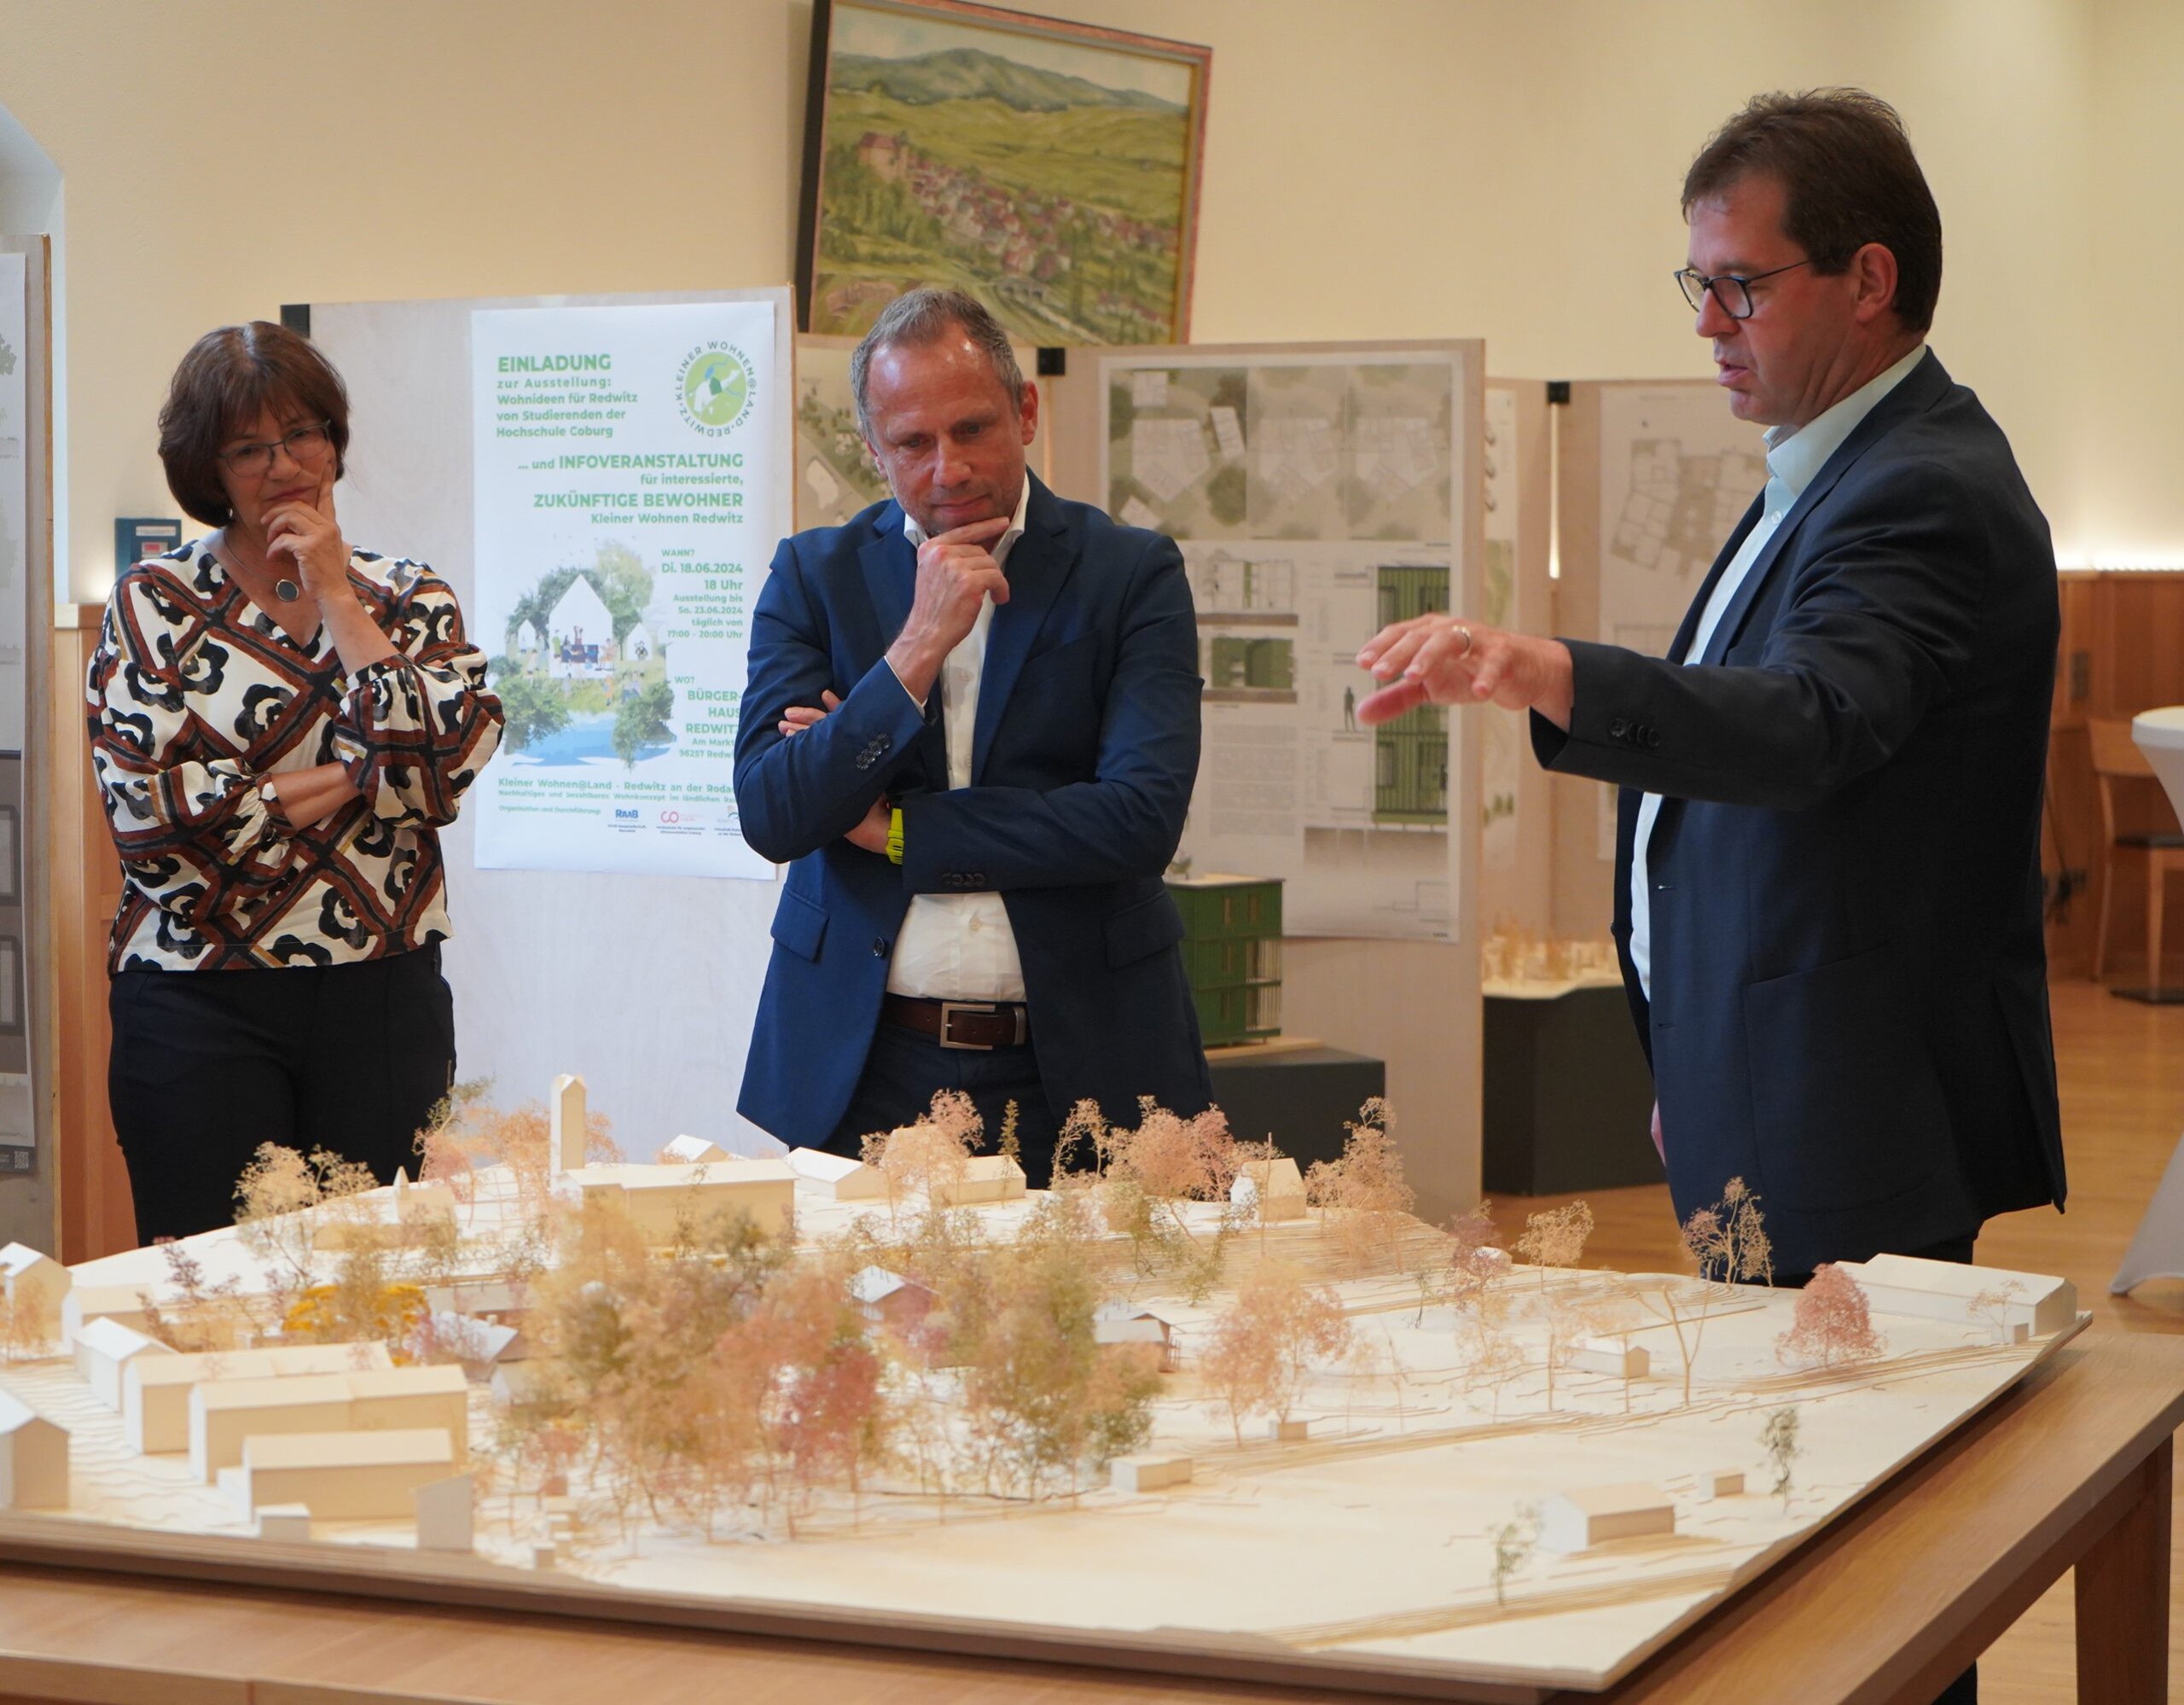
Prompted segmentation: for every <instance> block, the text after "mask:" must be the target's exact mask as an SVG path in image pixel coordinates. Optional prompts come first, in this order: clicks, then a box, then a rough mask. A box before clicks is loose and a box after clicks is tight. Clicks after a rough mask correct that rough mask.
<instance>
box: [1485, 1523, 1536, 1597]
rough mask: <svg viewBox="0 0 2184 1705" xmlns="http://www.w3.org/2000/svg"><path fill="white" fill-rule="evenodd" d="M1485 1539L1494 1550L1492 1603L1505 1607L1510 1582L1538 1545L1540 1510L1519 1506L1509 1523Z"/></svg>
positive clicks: (1498, 1526) (1497, 1527)
mask: <svg viewBox="0 0 2184 1705" xmlns="http://www.w3.org/2000/svg"><path fill="white" fill-rule="evenodd" d="M1486 1538H1487V1541H1488V1543H1489V1544H1490V1545H1492V1546H1493V1547H1494V1570H1493V1580H1494V1602H1495V1603H1496V1605H1497V1606H1504V1607H1506V1606H1507V1603H1508V1602H1509V1597H1508V1592H1509V1583H1510V1581H1511V1580H1513V1579H1515V1577H1516V1576H1517V1574H1519V1572H1520V1571H1521V1570H1522V1569H1523V1568H1524V1567H1525V1564H1526V1563H1528V1562H1531V1557H1532V1550H1533V1547H1534V1546H1536V1545H1537V1544H1538V1543H1539V1506H1538V1505H1537V1504H1523V1505H1520V1506H1519V1509H1518V1510H1517V1513H1516V1514H1515V1515H1514V1516H1512V1517H1511V1518H1510V1519H1509V1520H1508V1521H1507V1522H1501V1523H1499V1524H1498V1525H1496V1526H1495V1527H1491V1528H1488V1529H1487V1530H1486Z"/></svg>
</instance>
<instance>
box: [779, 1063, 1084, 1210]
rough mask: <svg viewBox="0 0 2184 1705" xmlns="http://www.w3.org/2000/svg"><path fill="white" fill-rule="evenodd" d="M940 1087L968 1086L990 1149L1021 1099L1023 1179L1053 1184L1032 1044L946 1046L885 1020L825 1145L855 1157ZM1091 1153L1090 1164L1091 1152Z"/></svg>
mask: <svg viewBox="0 0 2184 1705" xmlns="http://www.w3.org/2000/svg"><path fill="white" fill-rule="evenodd" d="M940 1090H961V1091H963V1093H964V1094H966V1095H967V1096H969V1097H971V1101H972V1103H973V1105H974V1106H975V1107H977V1109H979V1117H980V1118H981V1119H983V1120H985V1127H986V1128H985V1136H984V1137H983V1138H981V1139H980V1141H979V1147H980V1149H983V1150H985V1151H986V1152H988V1153H990V1152H991V1151H992V1149H993V1148H994V1146H995V1145H996V1143H999V1142H1000V1141H1001V1125H1002V1118H1003V1116H1004V1115H1005V1114H1006V1113H1007V1111H1008V1103H1010V1102H1012V1101H1013V1102H1014V1103H1016V1143H1017V1149H1018V1154H1019V1159H1020V1162H1021V1164H1022V1166H1023V1167H1024V1182H1025V1184H1026V1185H1027V1186H1028V1187H1029V1188H1031V1189H1032V1190H1044V1189H1046V1187H1047V1184H1048V1180H1049V1179H1050V1178H1052V1176H1053V1174H1054V1138H1055V1137H1056V1135H1057V1134H1058V1132H1057V1129H1056V1126H1055V1123H1054V1113H1053V1111H1052V1110H1051V1109H1049V1108H1048V1105H1047V1095H1046V1091H1044V1090H1043V1089H1042V1088H1041V1087H1040V1085H1039V1060H1038V1056H1037V1054H1036V1053H1034V1052H1033V1051H1032V1047H1031V1044H1030V1043H1026V1044H1025V1045H1024V1046H1022V1047H1020V1048H993V1049H980V1048H944V1047H942V1046H941V1045H940V1043H939V1041H938V1039H936V1038H934V1037H931V1036H926V1035H924V1034H922V1033H920V1032H918V1031H915V1030H906V1029H904V1028H903V1027H902V1026H900V1025H897V1024H882V1025H881V1026H880V1027H879V1029H878V1030H877V1031H875V1032H874V1034H873V1038H872V1050H871V1051H870V1052H869V1053H868V1054H867V1055H866V1056H864V1071H863V1075H861V1076H860V1077H859V1078H858V1079H857V1093H856V1094H855V1095H853V1096H851V1097H850V1105H849V1110H848V1111H847V1112H846V1113H845V1114H843V1115H842V1117H841V1122H840V1123H839V1124H838V1125H836V1126H834V1134H833V1135H832V1136H830V1137H828V1138H827V1140H826V1141H825V1142H824V1143H822V1144H820V1146H821V1147H822V1149H825V1150H826V1151H827V1152H828V1154H830V1155H855V1154H856V1153H857V1149H858V1146H859V1145H860V1144H861V1143H863V1140H864V1138H865V1137H866V1136H867V1135H868V1133H870V1132H874V1131H892V1130H893V1129H894V1128H895V1127H896V1126H898V1125H909V1124H911V1123H913V1122H915V1120H917V1118H918V1117H919V1116H920V1115H921V1114H923V1113H925V1112H926V1109H929V1108H930V1107H931V1106H932V1097H933V1096H934V1094H935V1092H936V1091H940ZM1084 1158H1085V1160H1086V1161H1087V1162H1088V1163H1089V1160H1090V1158H1091V1157H1090V1156H1089V1155H1087V1156H1085V1157H1084Z"/></svg>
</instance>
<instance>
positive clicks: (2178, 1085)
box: [1495, 981, 2184, 1705]
mask: <svg viewBox="0 0 2184 1705" xmlns="http://www.w3.org/2000/svg"><path fill="white" fill-rule="evenodd" d="M2052 1004H2053V1013H2054V1022H2055V1056H2056V1062H2057V1064H2058V1066H2059V1069H2060V1077H2061V1087H2062V1098H2063V1141H2064V1147H2065V1155H2066V1159H2067V1161H2068V1164H2069V1167H2070V1182H2071V1199H2070V1211H2069V1212H2068V1213H2060V1214H2059V1213H2056V1212H2054V1210H2053V1209H2052V1208H2045V1209H2042V1210H2040V1211H2038V1212H2036V1213H2013V1214H2009V1215H2007V1216H2006V1217H2004V1218H2002V1219H1995V1220H1991V1221H1989V1223H1988V1225H1987V1229H1986V1231H1984V1233H1983V1234H1982V1236H1981V1237H1980V1239H1979V1248H1978V1260H1979V1261H1980V1262H1981V1264H1982V1265H1984V1266H1998V1267H2014V1268H2017V1269H2018V1270H2019V1271H2027V1272H2037V1273H2060V1274H2063V1275H2065V1277H2068V1278H2070V1279H2071V1281H2072V1282H2073V1283H2075V1284H2076V1285H2077V1289H2078V1302H2079V1306H2081V1307H2082V1308H2087V1309H2090V1310H2091V1311H2092V1312H2093V1317H2094V1330H2096V1331H2103V1332H2178V1333H2184V1281H2176V1280H2158V1281H2155V1282H2152V1283H2148V1284H2145V1285H2141V1286H2140V1288H2139V1289H2138V1290H2136V1291H2135V1292H2134V1293H2133V1294H2132V1295H2129V1296H2127V1297H2118V1296H2111V1295H2109V1294H2108V1283H2109V1281H2110V1279H2111V1278H2112V1277H2114V1276H2115V1272H2116V1268H2117V1263H2118V1262H2119V1261H2120V1260H2121V1259H2122V1257H2123V1249H2124V1247H2125V1245H2127V1244H2128V1243H2129V1242H2130V1241H2131V1237H2132V1234H2133V1233H2134V1232H2135V1231H2137V1230H2138V1225H2139V1218H2140V1214H2141V1213H2144V1211H2145V1208H2146V1202H2147V1201H2148V1200H2149V1199H2150V1198H2151V1197H2152V1194H2153V1190H2154V1186H2155V1184H2158V1182H2160V1179H2161V1174H2162V1169H2163V1168H2164V1167H2166V1166H2167V1165H2168V1164H2169V1154H2170V1151H2171V1150H2172V1149H2175V1145H2176V1142H2177V1139H2178V1138H2179V1137H2180V1135H2184V1006H2172V1007H2152V1006H2144V1005H2140V1004H2137V1003H2135V1002H2131V1001H2122V1000H2117V999H2116V998H2113V997H2112V996H2111V995H2110V994H2109V993H2108V992H2107V991H2106V990H2105V989H2102V988H2100V987H2097V986H2094V985H2093V984H2091V983H2088V982H2082V981H2070V982H2058V983H2057V984H2056V985H2055V986H2054V988H2053V992H2052ZM1567 1200H1569V1198H1568V1197H1566V1196H1532V1197H1525V1196H1513V1197H1510V1198H1508V1199H1507V1200H1505V1201H1502V1202H1496V1204H1495V1218H1496V1220H1498V1221H1499V1222H1500V1223H1501V1224H1502V1227H1503V1229H1504V1231H1505V1232H1507V1233H1508V1234H1509V1235H1510V1236H1512V1237H1513V1235H1514V1233H1515V1231H1518V1230H1519V1229H1521V1227H1522V1225H1523V1224H1524V1218H1525V1214H1527V1213H1536V1212H1537V1211H1538V1210H1539V1209H1540V1208H1541V1207H1546V1206H1551V1205H1553V1204H1554V1203H1555V1202H1565V1201H1567ZM1587 1200H1588V1201H1589V1202H1591V1203H1592V1207H1593V1213H1594V1219H1595V1222H1596V1229H1595V1230H1594V1234H1593V1240H1592V1242H1590V1243H1589V1245H1588V1246H1587V1248H1586V1251H1585V1260H1586V1264H1587V1265H1589V1266H1591V1265H1598V1266H1604V1267H1615V1268H1618V1269H1621V1270H1623V1271H1647V1270H1651V1271H1676V1270H1677V1266H1678V1263H1677V1248H1676V1227H1675V1225H1674V1224H1673V1214H1672V1213H1671V1211H1670V1207H1669V1200H1668V1190H1667V1188H1666V1187H1665V1186H1664V1185H1653V1186H1649V1187H1647V1188H1644V1189H1640V1190H1598V1191H1594V1192H1592V1193H1591V1194H1590V1195H1589V1196H1588V1197H1587ZM2177 1486H2178V1507H2177V1510H2176V1512H2175V1522H2174V1525H2173V1528H2172V1533H2173V1534H2175V1535H2176V1536H2179V1537H2184V1476H2180V1477H2179V1479H2178V1481H2177ZM2173 1543H2174V1541H2173ZM2172 1555H2173V1557H2174V1562H2172V1566H2171V1568H2170V1581H2171V1584H2172V1592H2173V1594H2174V1596H2173V1597H2172V1600H2171V1610H2170V1616H2169V1680H2170V1690H2171V1691H2170V1696H2171V1697H2172V1698H2180V1699H2184V1545H2177V1546H2176V1548H2175V1551H2173V1553H2172ZM2073 1632H2074V1631H2073V1613H2072V1607H2071V1582H2070V1580H2069V1578H2068V1577H2067V1576H2066V1577H2065V1579H2064V1580H2061V1581H2059V1582H2058V1583H2057V1584H2056V1586H2055V1587H2054V1588H2053V1590H2052V1591H2051V1592H2049V1593H2048V1594H2047V1597H2044V1598H2042V1600H2041V1601H2040V1602H2039V1603H2037V1604H2036V1605H2034V1606H2033V1608H2032V1609H2030V1611H2029V1612H2027V1613H2026V1615H2024V1618H2023V1619H2022V1620H2021V1621H2019V1622H2018V1625H2017V1626H2015V1627H2014V1628H2013V1629H2011V1630H2010V1632H2008V1633H2007V1634H2006V1635H2004V1636H2003V1637H2002V1638H2001V1639H2000V1640H1998V1641H1997V1642H1996V1643H1995V1645H1994V1646H1993V1647H1992V1648H1991V1649H1990V1650H1989V1651H1988V1653H1987V1655H1986V1656H1985V1657H1984V1658H1982V1659H1981V1660H1980V1664H1979V1678H1980V1698H1981V1700H1982V1701H1983V1702H1984V1705H2059V1702H2065V1701H2068V1700H2071V1699H2073V1698H2076V1697H2077V1669H2076V1658H2075V1656H2074V1650H2075V1648H2074V1645H2073ZM2083 1705H2098V1702H2095V1701H2087V1702H2083Z"/></svg>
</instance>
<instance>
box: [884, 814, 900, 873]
mask: <svg viewBox="0 0 2184 1705" xmlns="http://www.w3.org/2000/svg"><path fill="white" fill-rule="evenodd" d="M887 856H888V857H889V858H892V860H894V862H895V863H896V864H901V863H902V862H903V808H902V807H901V806H896V807H895V809H894V810H892V811H891V812H888V813H887Z"/></svg>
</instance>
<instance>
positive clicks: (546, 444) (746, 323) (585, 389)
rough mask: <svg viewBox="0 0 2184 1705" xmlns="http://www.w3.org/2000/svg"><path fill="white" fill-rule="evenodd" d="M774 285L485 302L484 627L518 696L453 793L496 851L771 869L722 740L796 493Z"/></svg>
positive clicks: (684, 870)
mask: <svg viewBox="0 0 2184 1705" xmlns="http://www.w3.org/2000/svg"><path fill="white" fill-rule="evenodd" d="M774 351H775V306H774V304H773V303H771V302H770V301H762V302H702V303H677V304H673V305H649V304H648V305H636V306H619V307H604V308H491V309H479V310H478V311H476V312H474V313H473V314H472V316H471V320H470V361H471V384H472V392H471V397H472V410H471V414H472V421H473V428H472V429H473V436H474V440H475V455H474V458H473V465H474V474H473V478H474V480H475V514H476V517H477V523H476V524H477V591H476V594H475V597H474V600H473V602H474V605H475V610H474V620H475V622H476V628H475V631H476V633H477V636H478V637H479V643H481V644H482V645H483V646H484V647H485V649H486V652H487V654H488V655H489V656H491V659H492V684H493V690H495V691H496V692H497V693H498V694H499V695H501V701H502V705H503V706H504V707H506V709H507V712H508V727H507V730H506V732H505V734H504V735H503V736H502V742H501V749H500V751H499V753H498V754H497V755H496V756H495V758H494V759H493V762H492V764H491V766H490V767H489V768H488V769H487V770H486V771H485V775H484V776H483V777H480V778H479V783H478V786H477V788H476V791H475V792H473V794H472V795H471V799H470V801H469V803H468V805H467V806H466V807H465V809H466V812H468V814H469V815H470V816H472V817H473V818H474V819H475V821H476V823H477V826H478V839H477V863H478V865H479V868H480V869H486V870H601V871H613V872H630V873H636V874H641V875H648V876H744V877H752V878H758V879H764V880H770V879H771V878H772V876H773V875H774V867H773V865H772V864H770V863H768V862H767V861H766V860H765V859H764V858H760V857H759V856H758V854H757V853H753V852H752V851H751V849H750V848H749V847H746V845H745V844H744V842H743V838H742V835H741V830H740V829H739V827H738V824H737V819H736V812H735V781H734V776H733V759H734V754H735V725H736V712H737V707H738V704H739V702H740V701H741V697H742V692H743V684H744V678H745V672H744V653H745V648H746V643H747V638H748V634H749V630H750V610H751V604H752V600H753V598H754V597H755V596H756V591H757V586H758V580H759V577H760V576H762V575H763V574H764V573H765V572H766V565H767V563H768V562H769V561H770V559H771V557H772V555H773V550H774V546H775V543H776V541H778V540H779V539H780V538H781V536H782V534H783V533H784V532H786V531H787V526H788V521H789V517H788V516H787V515H779V514H776V513H775V495H774V494H775V491H776V489H777V485H776V481H775V473H774V458H775V457H776V456H777V455H779V454H781V439H782V438H783V436H784V435H785V434H786V432H787V423H788V420H789V415H788V411H787V382H788V375H787V374H786V373H778V372H776V371H775V362H774Z"/></svg>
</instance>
